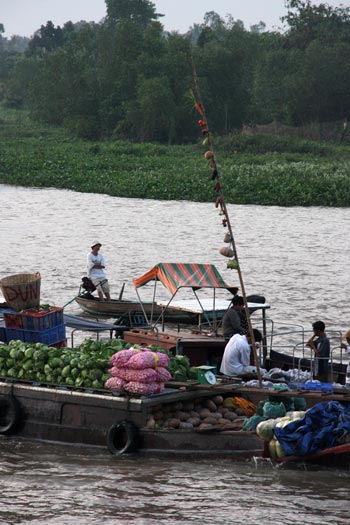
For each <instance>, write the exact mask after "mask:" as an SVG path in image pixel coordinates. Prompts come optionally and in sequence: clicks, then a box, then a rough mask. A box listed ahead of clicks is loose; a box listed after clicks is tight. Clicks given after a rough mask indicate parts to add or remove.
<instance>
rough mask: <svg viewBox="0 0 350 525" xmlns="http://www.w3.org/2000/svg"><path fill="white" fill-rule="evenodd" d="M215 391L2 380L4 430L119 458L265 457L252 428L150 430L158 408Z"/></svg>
mask: <svg viewBox="0 0 350 525" xmlns="http://www.w3.org/2000/svg"><path fill="white" fill-rule="evenodd" d="M217 392H222V393H224V392H225V388H223V389H220V388H219V389H216V390H215V393H217ZM212 395H213V390H211V389H208V390H207V389H205V388H204V389H200V390H198V391H196V390H194V391H181V390H177V389H172V388H168V389H167V390H166V391H165V392H163V393H162V394H161V395H160V394H159V395H153V396H149V397H142V398H137V397H126V396H120V395H114V394H112V393H110V392H108V391H99V392H96V391H77V390H74V389H68V388H66V387H60V386H56V387H53V386H49V385H47V386H42V385H40V386H36V385H35V384H29V383H28V384H25V383H21V382H19V381H14V382H11V383H6V382H2V381H0V433H1V434H3V436H2V439H6V437H7V436H11V437H17V438H29V439H31V440H36V441H44V442H51V443H61V444H66V445H67V444H70V445H79V446H81V447H84V446H86V447H98V448H100V449H101V448H102V449H105V450H106V451H108V450H109V451H110V452H111V453H113V454H114V455H117V456H120V455H122V454H124V453H128V452H137V453H138V454H143V455H151V456H166V457H171V456H174V457H175V456H176V457H179V456H181V457H191V459H194V458H201V457H217V458H223V457H227V458H230V459H232V460H244V459H247V458H249V457H252V456H253V455H261V454H262V450H263V446H262V442H261V440H259V438H258V437H257V436H256V434H255V433H254V432H245V431H241V430H226V431H222V432H218V431H213V432H196V431H189V430H178V429H176V430H173V429H164V430H153V429H147V428H146V425H147V419H148V417H149V415H150V413H151V411H152V409H154V408H155V407H159V406H166V405H167V404H173V403H176V402H179V401H180V400H181V401H184V400H187V401H188V400H191V399H194V398H196V399H198V398H203V399H204V398H207V397H210V396H212Z"/></svg>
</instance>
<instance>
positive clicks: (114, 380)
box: [105, 377, 126, 392]
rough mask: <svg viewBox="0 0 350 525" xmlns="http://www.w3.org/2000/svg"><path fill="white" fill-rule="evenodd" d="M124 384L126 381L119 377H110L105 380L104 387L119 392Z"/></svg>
mask: <svg viewBox="0 0 350 525" xmlns="http://www.w3.org/2000/svg"><path fill="white" fill-rule="evenodd" d="M125 385H126V381H124V380H123V379H120V378H119V377H110V378H109V379H107V381H106V382H105V387H106V388H108V390H113V391H115V392H121V391H122V390H123V388H124V386H125Z"/></svg>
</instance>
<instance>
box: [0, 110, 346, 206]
mask: <svg viewBox="0 0 350 525" xmlns="http://www.w3.org/2000/svg"><path fill="white" fill-rule="evenodd" d="M204 151H205V148H204V147H203V146H202V145H201V144H199V145H198V144H195V145H182V146H181V145H173V146H167V145H162V144H151V143H143V144H134V143H132V142H127V141H122V140H115V141H110V140H109V141H108V140H105V141H99V142H97V141H95V142H89V141H86V140H81V139H77V138H75V139H72V137H71V136H69V135H68V134H67V133H66V132H65V131H64V130H63V129H62V128H55V127H53V126H47V125H45V126H44V125H35V124H33V122H32V121H31V120H30V119H29V118H28V116H27V115H26V113H25V111H23V110H1V111H0V183H4V184H15V185H22V186H36V187H56V188H67V189H72V190H75V191H84V192H92V193H105V194H108V195H114V196H119V197H138V198H148V199H162V200H169V199H174V200H191V201H202V202H211V201H214V200H215V199H216V196H215V193H214V189H213V188H214V184H215V181H213V180H212V178H211V169H210V166H209V165H208V161H207V160H206V159H205V158H204V156H203V153H204ZM216 154H217V155H216V156H217V160H218V163H219V167H220V172H221V179H222V185H223V191H224V194H225V199H226V201H227V202H230V203H240V204H263V205H280V206H296V205H299V206H310V205H312V206H349V200H348V195H349V193H350V178H349V176H348V173H349V169H350V147H349V146H345V145H343V146H340V145H332V144H327V143H320V142H310V141H305V140H300V139H291V138H282V137H276V136H268V135H262V136H258V135H255V136H244V135H238V134H236V135H227V136H225V137H222V138H217V139H216Z"/></svg>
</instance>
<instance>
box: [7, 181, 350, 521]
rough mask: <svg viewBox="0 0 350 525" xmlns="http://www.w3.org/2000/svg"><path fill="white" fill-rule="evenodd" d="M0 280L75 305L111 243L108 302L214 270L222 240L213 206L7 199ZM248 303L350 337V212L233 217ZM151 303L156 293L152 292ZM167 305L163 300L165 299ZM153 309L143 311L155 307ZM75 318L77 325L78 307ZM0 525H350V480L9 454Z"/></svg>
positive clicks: (15, 192) (21, 448)
mask: <svg viewBox="0 0 350 525" xmlns="http://www.w3.org/2000/svg"><path fill="white" fill-rule="evenodd" d="M0 202H1V208H2V220H1V224H2V226H1V229H0V243H1V247H2V255H1V258H2V263H1V266H0V278H1V277H4V276H7V275H12V274H15V273H22V272H36V271H40V273H41V277H42V283H41V301H42V302H45V303H46V302H47V303H50V304H56V305H59V306H63V305H64V304H66V303H67V302H69V300H70V299H72V298H73V297H74V296H75V295H76V293H77V292H78V288H79V284H80V278H81V276H82V275H83V274H84V272H85V261H86V254H87V253H88V251H90V245H91V244H92V242H93V241H99V242H101V243H102V245H103V246H102V251H103V253H104V255H105V258H106V263H107V272H108V277H109V280H110V284H111V288H112V295H114V296H117V295H118V294H119V291H120V289H121V286H122V284H123V283H126V285H125V292H124V296H125V297H134V291H133V286H132V279H133V278H134V277H139V276H140V275H142V274H143V273H144V272H146V271H147V270H148V269H150V268H151V267H152V266H154V265H155V264H157V263H158V262H202V263H213V264H215V265H216V266H217V268H218V270H219V271H220V273H221V274H222V275H223V277H224V278H225V280H226V281H227V282H228V283H232V285H233V286H235V285H238V280H237V275H236V273H235V272H234V271H232V270H227V269H226V268H225V266H226V264H225V263H226V261H225V259H224V258H223V257H222V256H221V255H220V254H219V249H220V248H221V247H222V246H223V245H224V244H223V242H222V240H223V237H224V234H225V232H226V230H225V229H224V228H223V226H222V224H221V219H222V217H220V216H219V214H218V211H217V209H216V208H215V206H214V204H211V203H209V204H208V203H190V202H175V201H170V202H159V201H152V200H138V199H120V198H114V197H108V196H105V195H94V194H83V193H74V192H71V191H60V190H55V189H47V190H41V189H40V190H39V189H25V188H16V187H11V186H4V185H2V186H1V185H0ZM228 210H229V213H230V218H231V223H232V226H233V230H234V234H235V240H236V245H237V251H238V256H239V259H240V263H241V268H242V272H243V277H244V283H245V288H246V292H247V294H251V293H256V294H260V295H264V296H265V297H266V300H267V302H268V303H269V304H270V305H271V311H270V314H269V315H271V317H272V318H273V319H274V321H275V322H280V323H282V324H283V323H289V324H297V325H299V324H301V325H303V326H305V327H307V328H311V323H312V322H313V321H314V320H316V319H322V320H324V321H325V323H326V325H327V328H329V329H332V330H333V329H334V330H340V331H342V332H343V331H344V329H346V328H348V327H349V326H350V304H349V292H348V286H349V278H350V270H349V264H348V261H349V251H350V240H349V230H350V208H348V209H332V208H279V207H267V206H233V205H229V206H228ZM146 292H147V291H146ZM159 294H160V295H159V298H160V299H168V295H167V294H166V292H165V291H164V290H161V289H160V288H159ZM146 298H148V297H146ZM66 311H67V313H75V314H78V313H79V310H78V308H77V306H76V305H75V304H74V303H71V304H69V305H68V306H67V307H66ZM0 473H1V476H0V487H1V490H0V524H1V525H2V524H15V523H16V524H17V523H20V524H28V525H29V524H31V525H39V524H40V525H41V524H44V523H45V524H46V523H50V524H57V525H58V524H59V525H65V524H74V525H85V524H86V525H89V524H98V525H100V524H110V523H113V524H116V523H117V524H121V525H127V524H133V525H154V524H155V525H156V524H162V523H167V525H179V524H185V523H186V524H187V523H195V524H199V523H200V524H204V525H205V524H211V525H212V524H216V523H221V524H222V525H226V524H243V523H244V524H247V525H256V524H261V523H263V522H267V521H269V522H272V523H280V522H281V521H282V520H283V521H284V522H285V523H287V524H293V525H294V524H298V525H299V524H300V525H301V524H305V523H308V524H318V525H322V524H326V523H330V522H331V523H333V524H334V525H338V524H339V525H340V524H348V522H349V518H348V515H349V511H348V487H349V484H350V483H349V478H350V476H349V473H348V472H342V471H328V470H317V471H304V470H293V471H290V470H288V471H285V470H282V469H274V468H272V467H271V466H270V465H268V464H265V463H260V462H259V463H258V465H256V464H255V463H254V462H248V463H244V464H234V463H230V462H222V461H219V462H209V461H203V462H191V461H181V462H176V461H166V460H145V459H142V460H141V459H129V458H123V459H122V460H120V459H116V458H114V457H111V456H110V455H108V453H106V452H100V453H95V452H94V453H93V452H91V451H86V450H80V449H77V448H71V447H63V446H57V447H54V446H49V445H43V444H40V445H37V444H35V445H34V444H29V443H26V442H18V441H13V440H12V439H8V440H1V441H0Z"/></svg>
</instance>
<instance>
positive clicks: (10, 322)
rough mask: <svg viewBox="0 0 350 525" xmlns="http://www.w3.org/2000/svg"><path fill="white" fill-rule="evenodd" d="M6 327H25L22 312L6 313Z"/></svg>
mask: <svg viewBox="0 0 350 525" xmlns="http://www.w3.org/2000/svg"><path fill="white" fill-rule="evenodd" d="M4 321H5V326H6V328H23V317H22V315H21V314H7V313H4Z"/></svg>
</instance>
